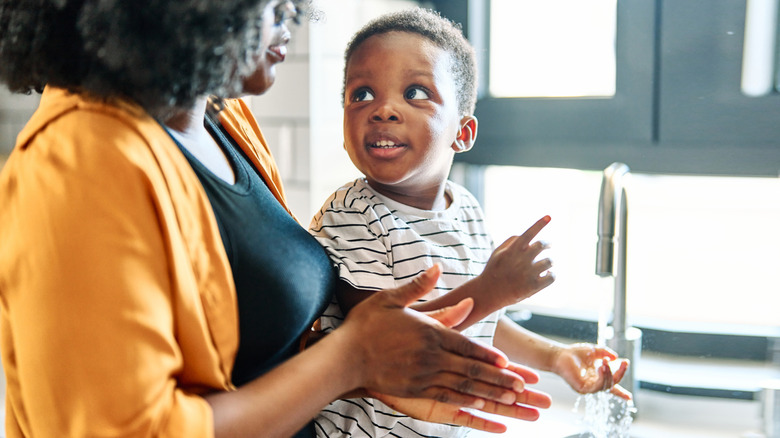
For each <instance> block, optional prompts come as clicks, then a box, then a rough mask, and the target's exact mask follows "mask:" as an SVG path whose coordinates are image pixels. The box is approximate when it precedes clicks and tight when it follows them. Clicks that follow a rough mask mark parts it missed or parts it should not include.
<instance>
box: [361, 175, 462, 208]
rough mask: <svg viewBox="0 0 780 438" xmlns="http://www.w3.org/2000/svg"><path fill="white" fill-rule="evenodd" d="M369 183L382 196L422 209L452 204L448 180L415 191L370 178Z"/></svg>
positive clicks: (446, 206)
mask: <svg viewBox="0 0 780 438" xmlns="http://www.w3.org/2000/svg"><path fill="white" fill-rule="evenodd" d="M368 185H369V186H371V188H372V189H374V190H375V191H376V192H377V193H379V194H380V195H382V196H385V197H388V198H390V199H392V200H393V201H396V202H400V203H401V204H404V205H408V206H410V207H414V208H417V209H420V210H428V211H439V210H446V209H447V208H449V206H450V204H452V199H451V198H450V195H449V193H447V192H446V190H445V188H446V186H447V184H446V182H442V183H441V184H439V185H437V186H434V187H428V188H419V189H418V190H414V191H412V190H393V188H392V187H388V186H384V185H381V184H377V183H376V182H374V181H370V180H368Z"/></svg>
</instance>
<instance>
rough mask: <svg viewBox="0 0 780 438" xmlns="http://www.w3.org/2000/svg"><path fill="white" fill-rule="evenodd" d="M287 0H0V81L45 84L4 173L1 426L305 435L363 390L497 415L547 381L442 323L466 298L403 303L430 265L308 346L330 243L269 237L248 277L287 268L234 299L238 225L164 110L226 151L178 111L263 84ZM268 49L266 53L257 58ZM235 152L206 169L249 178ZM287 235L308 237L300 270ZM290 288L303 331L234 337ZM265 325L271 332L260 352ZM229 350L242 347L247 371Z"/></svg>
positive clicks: (192, 141) (24, 86) (248, 133)
mask: <svg viewBox="0 0 780 438" xmlns="http://www.w3.org/2000/svg"><path fill="white" fill-rule="evenodd" d="M288 8H289V3H288V2H279V1H272V2H270V3H268V2H267V1H263V0H211V1H204V0H192V1H184V0H182V1H177V2H156V1H135V2H126V1H123V0H42V1H39V2H36V3H35V4H31V2H29V1H19V0H0V35H2V37H0V80H2V81H3V82H4V83H5V84H6V85H8V87H9V88H10V89H11V90H13V91H29V90H32V89H37V90H43V96H42V98H41V104H40V107H39V109H38V110H37V111H36V114H35V115H33V117H32V118H31V120H30V121H29V123H28V124H27V126H26V127H25V129H24V130H23V131H22V132H21V133H20V135H19V137H18V139H17V145H16V147H15V149H14V151H13V152H12V154H11V157H10V158H9V160H8V162H7V163H6V165H5V167H4V168H3V171H2V174H0V193H2V194H1V195H0V199H2V207H0V221H2V224H3V225H2V227H0V241H1V242H3V244H2V246H1V247H0V266H2V268H1V269H0V305H2V317H1V319H0V323H1V324H2V326H1V328H0V332H2V345H1V346H0V347H2V351H1V352H2V362H3V365H4V368H5V372H6V379H7V419H6V432H7V436H9V437H16V436H58V437H64V436H97V435H100V436H153V435H154V436H157V435H159V436H177V437H179V436H187V437H197V436H249V435H253V434H254V435H262V436H290V435H293V434H296V433H298V434H299V436H310V435H311V434H312V430H311V428H310V427H309V426H307V423H308V421H309V420H310V419H311V418H312V417H313V416H314V415H315V414H316V413H317V411H318V410H319V409H320V408H322V407H323V406H325V405H326V404H327V403H328V402H329V401H331V400H333V399H334V398H336V397H338V396H339V395H341V394H343V393H347V392H350V391H355V390H357V389H359V388H364V389H365V390H368V391H376V392H383V393H388V394H393V395H397V396H418V397H426V398H432V399H437V400H439V401H447V402H450V403H453V404H455V405H460V406H470V407H477V408H480V407H481V408H483V409H488V410H493V411H496V410H498V411H502V412H503V409H504V408H501V407H499V408H495V407H490V406H495V405H493V404H491V403H490V402H489V400H496V401H502V400H503V401H504V402H505V403H507V402H508V404H507V405H506V406H509V407H510V408H511V409H515V408H516V406H514V402H515V401H519V402H526V403H529V404H532V405H533V404H537V405H539V404H540V403H539V402H537V401H536V399H537V398H541V399H542V402H541V404H544V403H545V400H547V399H546V398H545V397H544V396H541V395H540V396H537V397H534V396H533V394H534V393H531V392H529V391H524V392H522V393H519V394H518V392H517V391H520V390H522V388H523V379H522V377H521V375H518V373H520V374H522V375H523V376H525V375H527V376H532V375H531V374H525V372H524V371H523V370H522V369H520V368H514V367H512V369H511V370H509V369H506V368H505V367H506V366H507V362H506V359H505V358H503V357H502V356H501V355H500V354H498V353H497V352H496V351H494V350H492V349H490V348H487V347H483V346H479V345H477V344H474V343H471V342H470V341H468V340H467V339H466V338H464V337H462V336H460V335H459V334H457V333H456V332H454V331H452V330H449V329H447V328H446V326H453V325H455V324H458V323H459V322H460V321H461V320H462V319H463V318H465V316H466V314H467V313H468V311H469V310H470V305H471V303H470V302H469V301H464V302H461V303H460V304H458V305H456V306H454V307H453V308H450V309H446V310H445V311H443V312H440V313H438V314H437V315H435V316H436V317H437V318H438V319H439V320H441V323H439V322H437V321H436V320H434V319H432V318H430V317H427V316H425V315H422V314H419V313H416V312H413V311H411V310H409V309H407V308H406V305H407V304H408V303H410V302H413V301H414V300H415V299H416V297H418V296H420V295H422V294H424V293H425V292H426V291H427V289H429V288H430V287H432V284H433V282H434V281H435V277H436V275H437V272H436V270H435V269H434V270H431V271H429V272H427V273H426V274H424V275H422V276H421V277H419V278H417V279H416V281H415V282H413V283H411V284H410V285H408V286H407V287H403V288H399V289H397V290H393V291H387V292H385V293H380V294H377V296H376V298H375V299H371V300H367V301H366V302H365V303H364V304H362V305H361V306H359V307H357V308H355V309H354V311H353V312H352V313H351V315H350V317H349V318H348V319H347V321H346V322H345V323H344V325H343V326H342V327H341V328H339V329H338V330H336V331H335V332H334V333H333V334H330V335H328V336H326V337H325V338H324V339H322V340H321V341H320V342H318V343H316V344H315V345H313V346H312V347H310V348H308V349H306V350H305V351H303V352H301V353H299V354H296V352H297V345H298V340H299V338H300V337H301V335H303V334H304V333H306V332H307V329H306V328H307V327H308V326H309V325H310V324H311V322H312V321H313V318H314V317H316V315H317V314H318V313H319V311H320V310H321V307H322V305H323V304H324V303H325V302H326V301H327V300H328V298H329V294H330V290H331V288H332V281H333V280H332V273H331V272H330V268H329V266H328V262H327V258H326V257H325V256H324V254H317V252H316V251H315V250H319V251H320V252H321V249H318V248H316V247H315V249H314V250H313V249H312V248H311V247H309V246H306V243H305V240H304V239H303V238H302V237H299V236H298V237H294V238H292V237H291V238H289V239H288V237H287V235H286V234H276V235H275V237H277V240H276V241H275V242H276V244H275V245H274V246H269V247H265V248H263V250H264V251H266V252H268V251H273V252H272V253H271V254H272V256H271V257H268V254H267V253H266V254H265V255H262V257H265V259H264V260H268V259H273V258H274V257H279V258H280V259H282V260H286V261H288V262H291V263H293V264H292V265H291V266H284V268H285V270H284V271H282V272H279V271H274V270H272V269H269V270H267V272H266V274H264V275H266V277H255V278H266V279H268V280H269V281H271V280H273V281H275V282H276V283H274V284H272V285H268V290H269V291H270V293H269V294H267V295H265V296H243V295H242V293H241V290H239V292H238V298H237V293H236V287H235V285H238V288H239V289H241V288H242V286H241V281H242V280H240V279H236V280H235V281H234V278H233V277H234V274H233V273H232V272H231V269H232V266H231V265H230V262H231V257H232V256H235V255H236V253H232V254H231V253H227V252H226V247H225V245H223V241H222V237H221V235H220V232H221V231H222V232H223V233H224V232H225V229H224V227H226V226H229V227H236V226H238V225H236V224H235V223H232V224H228V223H227V222H224V221H217V220H216V219H215V215H214V211H213V210H212V206H211V205H210V199H209V198H208V197H207V195H206V193H205V192H204V189H203V186H202V185H201V183H200V182H199V180H198V176H196V174H195V173H194V172H193V171H192V168H191V167H190V164H189V163H188V161H187V157H186V156H185V154H184V153H182V150H181V149H179V147H177V145H176V143H175V142H174V141H172V140H171V136H170V135H169V133H168V132H166V129H165V128H164V127H163V126H162V124H161V123H160V121H162V120H168V123H169V126H170V128H171V130H170V132H171V133H173V136H175V137H177V138H179V139H180V143H181V144H182V146H183V149H184V150H187V151H189V152H188V153H189V154H190V155H191V156H190V157H189V158H190V160H192V159H193V158H195V157H198V154H200V153H201V152H205V153H209V151H210V152H212V153H213V152H215V151H216V152H217V153H218V154H219V155H217V157H216V159H212V158H207V159H204V161H206V162H209V163H211V162H212V161H214V162H218V161H219V160H225V161H224V162H227V163H230V162H231V161H230V160H231V159H233V160H235V158H236V156H234V157H233V158H230V157H229V156H227V155H224V152H221V148H220V149H219V150H217V149H214V148H213V146H214V145H216V143H214V141H213V140H208V139H205V138H202V137H197V135H198V134H197V132H198V131H195V132H192V131H190V130H189V129H188V126H191V125H192V122H193V120H195V121H197V123H195V125H197V124H198V123H202V122H201V121H202V120H203V118H202V116H203V113H204V111H205V107H206V104H205V99H204V98H202V97H200V96H206V95H209V94H215V95H218V96H226V97H227V96H234V95H238V94H239V93H240V92H241V91H243V90H242V88H243V86H244V84H246V85H247V86H250V85H251V84H252V83H254V81H255V80H256V79H260V78H265V80H268V79H270V80H271V82H272V79H273V62H268V61H271V60H274V59H275V58H276V59H277V60H279V59H280V58H282V55H283V50H282V49H281V46H283V44H270V45H269V44H265V45H263V44H261V41H275V40H274V38H275V39H276V40H279V38H280V37H279V35H280V33H279V32H280V31H279V30H278V29H279V28H284V26H283V23H284V19H285V13H286V12H285V11H288V10H289V9H288ZM284 32H285V31H281V35H282V37H281V41H284ZM261 34H263V35H265V36H264V38H266V39H265V40H261V38H260V35H261ZM268 38H271V39H268ZM258 63H259V66H265V67H267V70H264V71H261V72H260V73H258V75H259V76H254V75H252V74H251V73H252V72H255V70H256V69H257V67H258ZM241 78H246V79H247V80H246V81H244V80H242V79H241ZM269 84H270V83H269ZM44 88H45V89H44ZM250 91H251V90H250ZM235 105H237V103H236V102H232V103H228V106H229V107H231V108H233V110H232V111H230V112H228V111H226V112H225V116H224V117H223V123H222V125H223V127H225V130H226V131H228V132H229V130H230V129H233V128H235V129H237V130H238V131H237V132H235V133H231V134H230V135H231V136H233V135H236V136H237V137H242V136H243V137H245V138H236V139H234V140H235V141H236V142H238V143H240V144H242V145H244V144H245V143H247V144H248V143H249V141H252V140H254V138H253V137H257V136H259V135H260V134H259V130H256V126H253V125H252V123H251V122H249V121H247V120H244V119H242V118H240V117H234V118H233V122H235V124H234V125H233V128H230V127H229V126H228V125H230V123H231V121H230V114H234V115H235V114H239V113H240V108H238V109H236V108H235ZM237 111H238V112H237ZM193 117H194V118H193ZM225 120H227V121H225ZM201 126H202V125H201ZM177 132H178V134H177ZM191 134H194V135H195V136H193V135H191ZM201 134H202V131H201ZM211 138H212V139H213V137H211ZM197 140H203V141H204V143H202V144H201V145H203V146H204V148H203V149H202V150H200V149H198V146H199V143H198V141H197ZM257 144H258V145H259V144H262V143H261V142H258V143H257ZM242 150H243V149H242ZM242 153H246V154H247V156H248V157H249V158H248V162H252V163H253V164H255V165H257V166H258V167H259V168H260V174H261V175H262V178H263V180H264V182H266V183H267V184H268V186H270V189H268V191H267V193H265V195H270V196H275V197H276V199H280V200H282V201H283V195H282V192H281V190H279V189H277V188H275V187H274V185H275V184H277V183H278V178H277V176H276V174H275V171H274V168H273V166H271V165H268V166H265V165H267V164H269V163H268V162H270V160H271V159H270V156H269V155H268V154H267V151H262V150H257V149H253V148H247V150H246V151H245V152H242ZM220 155H221V156H220ZM195 159H196V160H197V158H195ZM263 160H265V161H266V163H264V162H263ZM224 162H223V164H224ZM232 169H233V168H230V169H229V171H228V172H227V173H226V174H225V173H220V171H216V172H215V173H216V174H218V175H223V174H224V175H228V176H227V178H228V179H229V178H230V176H229V175H230V174H231V173H232V174H233V177H234V178H236V177H240V175H238V173H233V170H232ZM236 169H237V168H236ZM263 169H265V170H263ZM223 170H225V168H224V166H223ZM235 181H239V179H238V178H236V180H235ZM265 199H266V200H267V199H268V197H266V198H265ZM264 205H265V206H268V207H269V208H270V205H271V204H264ZM276 205H278V206H281V205H282V204H279V203H278V202H277V204H276ZM280 208H281V207H280ZM270 214H271V215H272V216H273V218H274V220H279V221H278V222H277V223H276V225H278V226H279V227H278V228H275V229H273V230H272V231H278V230H282V231H284V232H288V231H292V230H293V227H292V226H290V223H289V222H288V221H283V220H282V219H280V218H281V217H282V215H280V214H279V211H278V210H275V211H273V212H271V213H270ZM288 217H289V216H288ZM252 225H253V226H254V225H255V224H252ZM301 230H302V229H301ZM225 235H226V236H229V235H231V234H229V233H225ZM231 248H233V247H231ZM285 251H287V253H285V254H284V255H282V254H281V253H282V252H285ZM296 254H297V255H301V254H311V255H310V256H309V258H307V259H306V260H307V263H308V264H306V266H305V267H301V265H302V264H303V263H300V262H296V263H294V262H295V260H296V258H295V255H296ZM274 274H275V275H274ZM298 282H300V284H303V285H305V286H304V287H301V286H296V285H297V284H298ZM312 285H314V286H312ZM255 286H258V285H255ZM260 286H262V287H265V286H266V285H265V284H263V285H259V286H258V287H260ZM287 288H292V289H287ZM302 289H312V290H307V291H306V292H307V294H304V295H301V294H299V292H301V290H302ZM280 295H283V296H284V297H283V298H284V299H282V300H277V301H274V302H275V303H278V304H280V305H288V304H291V303H292V304H294V305H295V310H296V314H295V316H294V318H288V319H285V320H284V321H285V324H286V323H288V322H289V323H290V324H291V326H292V328H289V327H285V328H286V330H282V332H283V333H281V334H279V333H273V334H271V333H259V334H260V335H261V336H260V337H259V338H258V337H251V336H250V335H255V334H256V333H255V334H253V333H244V332H242V333H241V336H240V337H239V328H240V327H241V328H243V327H244V323H245V322H246V321H247V320H249V319H250V318H251V316H247V317H244V316H245V315H251V314H252V312H253V310H256V311H262V310H264V309H262V306H264V305H266V303H267V300H269V299H277V298H278V296H280ZM296 300H299V301H296ZM247 302H248V303H253V304H254V306H255V308H254V309H246V307H247V305H246V303H247ZM237 303H238V304H237ZM237 309H238V310H237ZM262 318H263V317H258V319H262ZM366 320H371V322H372V324H370V325H369V324H365V321H366ZM239 323H240V324H241V326H240V327H239ZM368 327H374V328H373V329H370V328H368ZM382 327H393V328H394V330H393V331H392V333H388V332H387V331H386V330H382V329H381V328H382ZM263 337H268V338H273V340H272V342H271V344H273V347H272V348H271V350H268V351H264V352H263V356H264V357H263V358H262V361H261V362H262V363H260V362H258V363H257V364H255V363H253V360H256V359H257V358H256V357H254V356H253V354H254V351H252V350H253V349H254V348H257V347H256V346H257V345H261V344H262V342H265V340H264V339H263ZM245 342H246V344H245ZM244 345H249V346H250V349H249V350H246V355H244V356H242V354H243V352H242V348H241V347H243V346H244ZM237 350H238V351H239V353H238V355H236V351H237ZM234 359H235V361H236V362H237V363H238V364H242V365H241V366H239V367H237V368H236V372H235V375H234V367H233V363H234ZM513 370H514V371H516V372H513ZM486 399H487V400H488V402H487V403H486V401H485V400H486ZM458 412H459V411H458ZM509 413H510V414H511V412H509ZM302 428H303V429H302ZM297 431H300V432H297Z"/></svg>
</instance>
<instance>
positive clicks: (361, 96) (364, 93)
mask: <svg viewBox="0 0 780 438" xmlns="http://www.w3.org/2000/svg"><path fill="white" fill-rule="evenodd" d="M366 100H374V95H373V94H371V92H370V91H368V90H366V89H365V88H363V89H360V90H357V91H355V93H354V94H352V101H353V102H363V101H366Z"/></svg>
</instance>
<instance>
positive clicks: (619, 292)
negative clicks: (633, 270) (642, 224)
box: [596, 163, 642, 400]
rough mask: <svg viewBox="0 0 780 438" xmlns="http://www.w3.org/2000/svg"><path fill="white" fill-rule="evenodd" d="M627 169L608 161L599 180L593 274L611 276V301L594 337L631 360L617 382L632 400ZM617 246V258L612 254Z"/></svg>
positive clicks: (637, 334) (635, 350)
mask: <svg viewBox="0 0 780 438" xmlns="http://www.w3.org/2000/svg"><path fill="white" fill-rule="evenodd" d="M628 175H629V168H628V166H626V165H625V164H623V163H612V164H610V165H609V166H608V167H607V168H606V169H604V174H603V177H602V180H601V195H600V197H599V217H598V237H599V239H598V243H597V246H596V274H597V275H599V276H601V277H610V276H611V277H613V278H614V280H615V285H614V300H613V304H612V309H611V312H609V315H607V321H606V323H605V324H599V333H598V338H599V342H600V343H606V345H607V346H608V347H610V348H612V349H613V350H615V352H616V353H617V354H618V355H619V356H620V357H622V358H627V359H629V360H630V361H631V364H630V366H629V369H628V371H627V372H626V375H625V376H624V377H623V380H622V382H621V384H622V385H623V387H625V388H626V389H628V390H629V391H631V392H632V393H633V394H634V398H635V400H636V394H637V390H638V389H639V381H638V380H637V379H636V369H637V367H638V365H639V364H638V362H639V356H640V354H641V348H642V332H641V331H640V330H639V329H637V328H635V327H629V326H628V319H627V317H626V249H627V248H628V239H626V230H627V225H628V204H627V200H626V187H625V179H626V176H628ZM616 247H617V257H615V252H616Z"/></svg>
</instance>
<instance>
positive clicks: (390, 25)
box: [342, 8, 477, 116]
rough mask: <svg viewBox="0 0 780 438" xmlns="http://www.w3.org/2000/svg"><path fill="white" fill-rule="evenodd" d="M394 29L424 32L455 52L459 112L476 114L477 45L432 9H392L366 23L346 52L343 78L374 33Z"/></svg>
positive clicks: (454, 64)
mask: <svg viewBox="0 0 780 438" xmlns="http://www.w3.org/2000/svg"><path fill="white" fill-rule="evenodd" d="M394 31H396V32H410V33H416V34H418V35H421V36H423V37H425V38H427V39H429V40H430V41H431V42H433V43H434V44H436V45H437V46H438V47H440V48H441V49H443V50H444V51H446V52H449V53H450V54H451V55H452V61H453V62H452V64H453V65H452V75H453V78H454V79H455V87H456V89H457V97H458V112H459V113H460V115H461V116H466V115H471V114H474V108H475V106H476V103H477V63H476V55H475V53H474V48H473V47H472V46H471V44H470V43H469V42H468V40H467V39H466V38H465V37H464V36H463V32H462V31H461V28H460V25H458V24H456V23H453V22H452V21H450V20H449V19H447V18H444V17H442V16H441V15H440V14H439V13H438V12H436V11H432V10H429V9H423V8H412V9H408V10H403V11H399V12H391V13H389V14H385V15H382V16H380V17H379V18H376V19H374V20H372V21H370V22H369V23H368V24H366V25H365V26H363V28H362V29H360V30H359V31H358V32H357V33H356V34H355V35H354V36H353V37H352V40H351V41H350V42H349V44H348V45H347V50H346V52H345V53H344V61H345V66H344V80H345V81H346V73H347V71H346V68H347V64H349V60H350V58H351V57H352V54H353V53H354V52H355V50H357V48H358V47H359V46H360V45H361V44H363V42H364V41H365V40H367V39H368V38H370V37H372V36H374V35H379V34H383V33H387V32H394ZM344 85H346V82H345V83H344ZM342 98H343V93H342Z"/></svg>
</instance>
